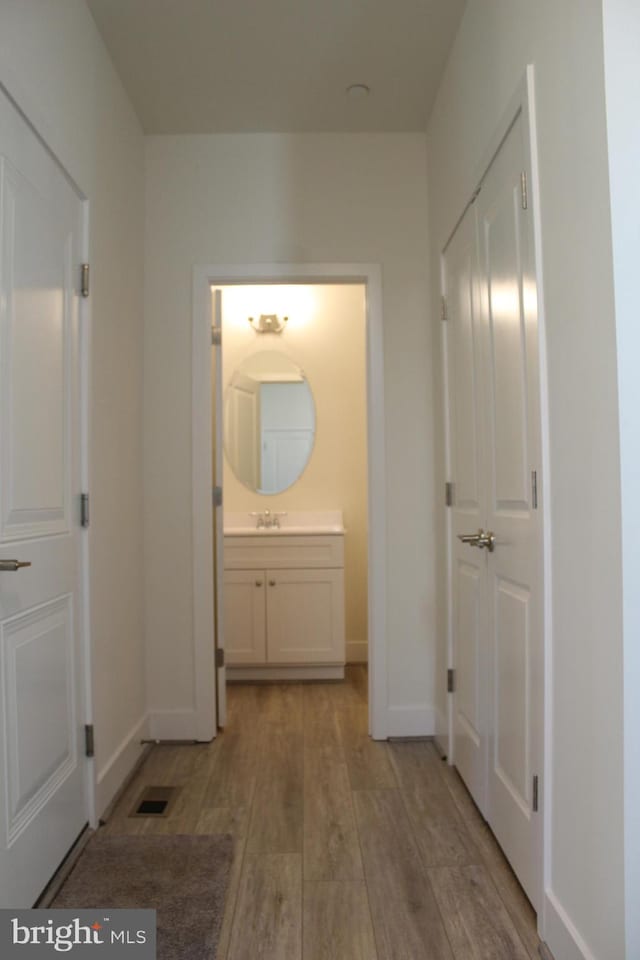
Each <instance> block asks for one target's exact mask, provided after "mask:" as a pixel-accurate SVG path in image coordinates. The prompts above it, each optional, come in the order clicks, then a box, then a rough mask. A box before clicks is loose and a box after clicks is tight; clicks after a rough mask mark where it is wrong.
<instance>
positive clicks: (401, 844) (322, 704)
mask: <svg viewBox="0 0 640 960" xmlns="http://www.w3.org/2000/svg"><path fill="white" fill-rule="evenodd" d="M366 683H367V680H366V670H365V668H363V667H353V668H349V670H348V676H347V680H346V681H345V683H344V684H328V683H327V684H309V685H306V686H305V685H303V684H287V685H285V684H283V685H273V686H258V685H254V686H250V685H246V686H231V687H230V688H229V693H228V699H229V715H228V724H227V728H226V730H225V732H224V734H222V735H221V736H219V737H218V738H217V739H216V740H215V741H214V742H213V743H212V744H206V745H204V744H198V745H195V746H158V747H154V749H153V750H152V752H151V755H150V757H149V759H148V760H147V762H146V763H145V765H144V767H143V768H142V769H141V771H140V773H139V775H138V776H137V778H136V780H135V781H134V782H133V783H132V784H131V785H130V787H129V789H128V790H127V792H126V794H125V796H124V797H123V798H122V800H121V801H120V803H119V804H118V806H117V808H116V810H115V811H114V813H113V815H112V817H111V818H110V820H109V822H108V824H107V825H106V826H105V827H104V828H103V829H105V830H107V831H109V832H113V833H140V832H143V833H144V832H153V833H165V832H168V833H227V832H228V833H231V834H233V836H234V837H235V840H236V849H235V857H234V865H233V869H232V877H231V884H230V888H229V893H228V898H227V904H226V909H225V917H224V924H223V930H222V937H221V941H220V946H219V950H218V960H300V958H303V960H538V942H539V941H538V937H537V935H536V928H535V915H534V913H533V910H532V909H531V906H530V904H529V902H528V901H527V899H526V897H525V896H524V894H523V892H522V890H521V889H520V887H519V885H518V883H517V881H516V879H515V877H514V875H513V873H512V872H511V870H510V868H509V866H508V864H507V863H506V861H505V859H504V857H503V856H502V854H501V852H500V849H499V848H498V846H497V844H496V842H495V840H494V839H493V835H492V834H491V832H490V831H489V829H488V828H487V826H486V825H485V823H484V821H483V820H482V818H481V817H480V815H479V814H478V812H477V810H476V808H475V806H474V805H473V803H472V801H471V800H470V798H469V795H468V793H467V791H466V790H465V788H464V786H463V784H462V781H461V780H460V778H459V777H458V775H457V774H456V773H455V771H454V770H452V769H451V768H450V767H448V766H447V765H446V764H445V763H443V762H442V761H441V760H440V759H439V757H438V756H437V754H436V752H435V750H434V748H433V746H432V745H431V744H430V743H428V742H424V741H422V742H420V741H414V742H404V743H398V742H395V743H376V742H374V741H372V740H370V739H369V737H368V735H367V707H366ZM146 784H153V785H168V784H176V785H180V786H181V787H182V790H181V792H180V796H179V798H178V801H177V804H176V806H175V807H174V809H173V811H172V813H171V816H170V817H168V818H167V819H164V820H161V819H156V820H154V819H131V818H129V817H128V814H129V812H130V810H131V807H132V805H133V803H134V802H135V799H136V797H137V795H138V794H139V792H140V790H141V789H142V787H143V786H144V785H146Z"/></svg>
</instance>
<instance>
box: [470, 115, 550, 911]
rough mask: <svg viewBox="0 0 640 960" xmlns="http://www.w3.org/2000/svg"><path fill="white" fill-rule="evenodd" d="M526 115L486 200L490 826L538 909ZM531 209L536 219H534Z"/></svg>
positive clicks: (482, 213) (539, 669) (537, 644)
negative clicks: (492, 541)
mask: <svg viewBox="0 0 640 960" xmlns="http://www.w3.org/2000/svg"><path fill="white" fill-rule="evenodd" d="M528 158H529V150H528V144H527V141H526V125H525V122H524V118H523V116H522V114H521V115H520V117H519V118H518V120H517V121H516V123H515V124H514V126H513V127H512V129H511V131H510V133H509V135H508V137H507V139H506V140H505V142H504V143H503V145H502V147H501V149H500V151H499V153H498V155H497V156H496V158H495V160H494V162H493V164H492V165H491V167H490V169H489V171H488V173H487V175H486V178H485V180H484V182H483V185H482V191H481V193H480V195H479V197H478V200H477V201H476V205H477V208H478V209H477V213H478V219H479V226H480V241H481V244H480V246H481V258H482V275H483V279H484V291H483V300H482V303H483V323H484V331H485V348H486V362H485V367H486V370H487V378H486V387H487V390H486V411H487V416H486V423H487V443H486V452H487V458H486V471H487V480H486V485H487V490H488V494H489V495H488V498H487V513H486V517H485V523H486V527H487V528H488V529H489V530H490V531H491V532H492V533H493V534H494V536H495V550H494V551H493V552H492V553H488V554H487V564H488V566H487V571H488V598H489V616H488V627H489V646H490V663H491V673H490V685H489V699H490V704H491V711H492V714H491V717H490V723H489V730H490V740H489V767H488V784H487V786H488V820H489V823H490V824H491V827H492V829H493V831H494V833H495V834H496V836H497V838H498V840H499V842H500V845H501V846H502V848H503V850H504V851H505V853H506V855H507V857H508V859H509V860H510V862H511V864H512V865H513V867H514V869H515V871H516V873H517V875H518V878H519V880H520V882H521V884H522V886H523V887H524V889H525V890H526V892H527V894H528V896H529V898H530V899H531V900H532V902H533V904H534V906H536V905H537V902H538V900H539V892H540V888H541V883H540V881H541V866H542V843H541V829H540V818H539V816H538V815H537V814H536V812H535V811H534V806H535V804H534V777H536V776H539V774H540V773H541V769H540V764H541V758H542V724H543V719H542V704H543V687H542V684H543V676H542V674H543V572H542V525H541V524H542V521H541V512H540V510H539V509H537V502H535V501H534V495H535V494H534V491H536V490H537V486H538V485H537V481H535V480H534V477H535V476H537V473H538V471H539V467H540V402H539V370H538V310H537V295H536V273H535V259H534V235H533V222H532V215H531V211H530V209H528V203H527V200H526V194H525V193H524V192H523V186H522V174H523V173H524V174H525V176H526V177H527V179H528V182H531V177H530V172H529V170H528ZM525 206H526V207H527V209H525Z"/></svg>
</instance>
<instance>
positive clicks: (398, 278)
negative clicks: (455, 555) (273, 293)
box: [145, 134, 435, 733]
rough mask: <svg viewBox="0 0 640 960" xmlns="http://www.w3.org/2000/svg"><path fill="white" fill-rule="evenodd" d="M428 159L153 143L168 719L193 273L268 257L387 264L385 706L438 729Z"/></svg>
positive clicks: (155, 510)
mask: <svg viewBox="0 0 640 960" xmlns="http://www.w3.org/2000/svg"><path fill="white" fill-rule="evenodd" d="M425 164H426V157H425V137H424V136H423V135H419V134H400V135H395V134H394V135H388V134H385V135H369V134H357V135H342V134H335V135H334V134H317V135H313V134H305V135H279V134H274V135H270V134H262V135H242V134H240V135H218V136H184V137H170V136H167V137H150V138H148V140H147V195H146V197H147V199H146V204H147V220H146V268H145V295H146V307H145V311H146V320H145V323H146V353H145V465H146V508H145V530H146V534H145V536H146V546H147V562H146V577H147V581H146V600H147V615H148V616H147V640H148V645H149V653H150V656H149V697H150V703H151V707H152V709H153V710H154V712H155V713H157V714H160V715H163V720H162V723H163V728H164V729H166V727H165V726H164V724H165V721H166V719H167V717H168V718H169V722H171V716H173V717H174V720H175V724H176V729H177V727H178V725H180V728H181V729H188V722H189V717H190V716H191V717H192V714H193V704H194V689H193V642H192V636H193V624H192V603H193V600H192V573H191V431H190V423H191V337H190V325H191V271H192V267H193V265H194V264H196V263H201V264H202V263H204V264H206V263H212V264H213V263H225V262H227V263H228V262H239V263H261V262H267V263H268V262H277V261H284V262H290V261H301V262H313V261H317V262H331V261H342V262H378V263H381V264H382V272H383V308H384V322H385V344H384V347H385V378H386V382H385V390H386V393H385V405H386V437H387V478H386V479H387V487H388V493H389V502H388V514H387V522H388V530H387V543H388V557H387V582H388V596H387V603H388V621H387V625H386V629H387V638H388V655H389V684H388V706H389V716H390V718H391V722H393V723H394V724H395V726H396V728H397V727H398V726H399V725H400V726H403V725H406V728H407V729H409V728H410V727H413V729H414V730H416V731H417V730H422V731H423V732H425V733H426V732H429V730H430V729H432V702H433V694H434V690H433V654H434V642H435V641H434V618H433V616H434V594H433V572H434V559H433V552H432V549H431V547H430V538H431V532H432V510H433V507H432V504H433V498H434V493H433V485H432V482H431V473H432V465H431V442H432V418H431V406H430V397H431V379H430V378H431V373H430V369H431V368H430V363H429V350H430V333H429V328H428V324H427V323H426V310H427V281H426V260H427V248H426V223H427V207H426V192H425V175H424V171H425ZM416 425H419V426H418V427H417V426H416ZM167 557H170V558H171V563H170V564H168V563H167ZM171 711H173V714H171Z"/></svg>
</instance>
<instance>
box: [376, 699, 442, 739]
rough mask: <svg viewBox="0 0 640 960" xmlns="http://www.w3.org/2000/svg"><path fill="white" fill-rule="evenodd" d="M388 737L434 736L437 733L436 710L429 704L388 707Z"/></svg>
mask: <svg viewBox="0 0 640 960" xmlns="http://www.w3.org/2000/svg"><path fill="white" fill-rule="evenodd" d="M386 726H387V736H388V737H432V736H433V735H434V733H435V729H436V725H435V711H434V709H433V707H430V706H427V704H411V705H410V706H406V707H404V706H403V707H387V724H386Z"/></svg>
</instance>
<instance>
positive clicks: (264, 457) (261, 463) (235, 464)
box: [224, 350, 316, 493]
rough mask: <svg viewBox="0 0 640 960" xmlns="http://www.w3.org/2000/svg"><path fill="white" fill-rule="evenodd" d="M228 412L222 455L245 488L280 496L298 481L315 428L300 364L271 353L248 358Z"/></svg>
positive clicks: (234, 382) (233, 383)
mask: <svg viewBox="0 0 640 960" xmlns="http://www.w3.org/2000/svg"><path fill="white" fill-rule="evenodd" d="M224 413H225V424H224V450H225V454H226V456H227V460H228V461H229V463H230V465H231V468H232V469H233V472H234V473H235V475H236V477H237V478H238V480H240V482H241V483H244V484H245V486H247V487H249V489H251V490H254V491H255V492H256V493H281V492H282V491H283V490H286V489H287V487H290V486H291V485H292V484H293V483H295V482H296V480H297V479H298V478H299V477H300V475H301V474H302V472H303V470H304V468H305V467H306V465H307V463H308V461H309V458H310V456H311V452H312V450H313V442H314V437H315V427H316V415H315V406H314V402H313V395H312V393H311V389H310V387H309V384H308V383H307V380H306V378H305V375H304V373H303V371H302V370H301V369H300V367H299V366H297V364H295V363H293V361H292V360H290V359H289V358H288V357H286V356H285V355H284V354H282V353H275V352H273V351H270V350H268V351H264V352H262V353H254V354H253V355H252V356H250V357H247V359H246V360H244V361H243V362H242V363H241V364H240V366H239V367H238V368H237V369H236V370H235V371H234V373H233V376H232V377H231V380H230V382H229V385H228V387H227V390H226V393H225V400H224Z"/></svg>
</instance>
